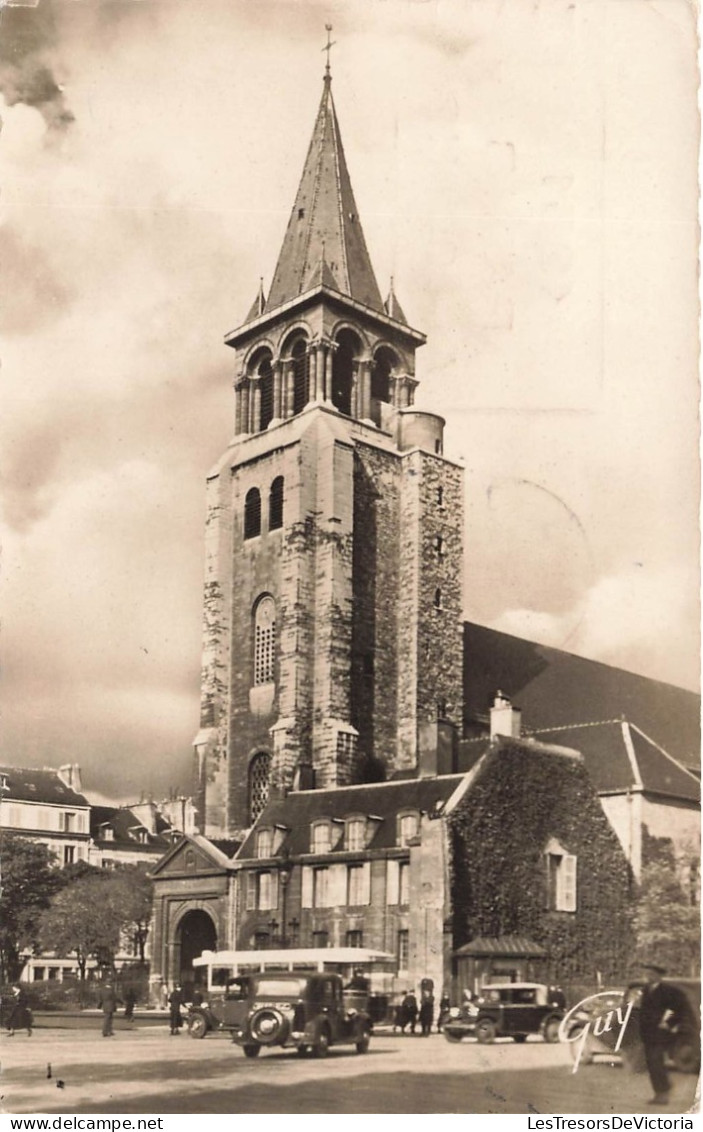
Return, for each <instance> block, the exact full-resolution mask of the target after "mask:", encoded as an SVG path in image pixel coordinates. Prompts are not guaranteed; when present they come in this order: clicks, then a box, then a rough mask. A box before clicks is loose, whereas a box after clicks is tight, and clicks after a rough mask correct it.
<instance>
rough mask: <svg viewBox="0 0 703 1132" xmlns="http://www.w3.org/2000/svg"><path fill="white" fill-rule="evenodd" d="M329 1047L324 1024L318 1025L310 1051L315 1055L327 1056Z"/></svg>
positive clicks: (327, 1032)
mask: <svg viewBox="0 0 703 1132" xmlns="http://www.w3.org/2000/svg"><path fill="white" fill-rule="evenodd" d="M329 1049H330V1035H329V1031H328V1029H327V1027H326V1026H320V1028H319V1030H318V1031H317V1034H316V1035H315V1041H314V1043H313V1047H312V1052H313V1055H314V1056H315V1057H327V1054H328V1053H329Z"/></svg>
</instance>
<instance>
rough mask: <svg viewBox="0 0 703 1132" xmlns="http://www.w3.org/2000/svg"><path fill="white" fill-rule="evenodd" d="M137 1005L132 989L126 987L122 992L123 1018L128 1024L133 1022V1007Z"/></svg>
mask: <svg viewBox="0 0 703 1132" xmlns="http://www.w3.org/2000/svg"><path fill="white" fill-rule="evenodd" d="M136 1004H137V996H136V994H135V993H134V989H133V988H132V987H127V990H126V991H125V992H124V1016H125V1018H126V1019H127V1021H128V1022H133V1021H134V1007H135V1006H136Z"/></svg>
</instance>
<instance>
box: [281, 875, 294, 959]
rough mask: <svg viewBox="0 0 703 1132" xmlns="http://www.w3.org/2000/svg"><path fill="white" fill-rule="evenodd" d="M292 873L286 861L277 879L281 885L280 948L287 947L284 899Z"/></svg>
mask: <svg viewBox="0 0 703 1132" xmlns="http://www.w3.org/2000/svg"><path fill="white" fill-rule="evenodd" d="M292 872H293V866H292V864H291V863H290V861H288V860H284V861H283V863H282V864H281V867H280V870H279V878H280V884H281V947H287V946H288V939H287V938H286V897H287V895H288V882H289V881H290V878H291V873H292Z"/></svg>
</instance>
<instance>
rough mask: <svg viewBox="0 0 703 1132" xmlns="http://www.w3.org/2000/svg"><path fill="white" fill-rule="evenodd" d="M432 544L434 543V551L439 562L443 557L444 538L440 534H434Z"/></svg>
mask: <svg viewBox="0 0 703 1132" xmlns="http://www.w3.org/2000/svg"><path fill="white" fill-rule="evenodd" d="M433 545H434V552H435V554H436V556H437V558H438V560H439V561H440V562H441V561H442V559H443V558H444V539H443V538H442V536H441V535H435V538H434V543H433Z"/></svg>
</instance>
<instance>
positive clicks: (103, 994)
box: [98, 982, 119, 1038]
mask: <svg viewBox="0 0 703 1132" xmlns="http://www.w3.org/2000/svg"><path fill="white" fill-rule="evenodd" d="M118 1003H119V999H118V997H117V992H116V991H115V988H114V986H113V984H112V983H111V982H107V983H105V985H104V986H103V988H102V990H101V991H100V998H99V999H98V1007H99V1008H100V1009H101V1010H102V1012H103V1037H104V1038H112V1037H114V1032H113V1029H112V1019H113V1017H114V1014H115V1011H116V1010H117V1006H118Z"/></svg>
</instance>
